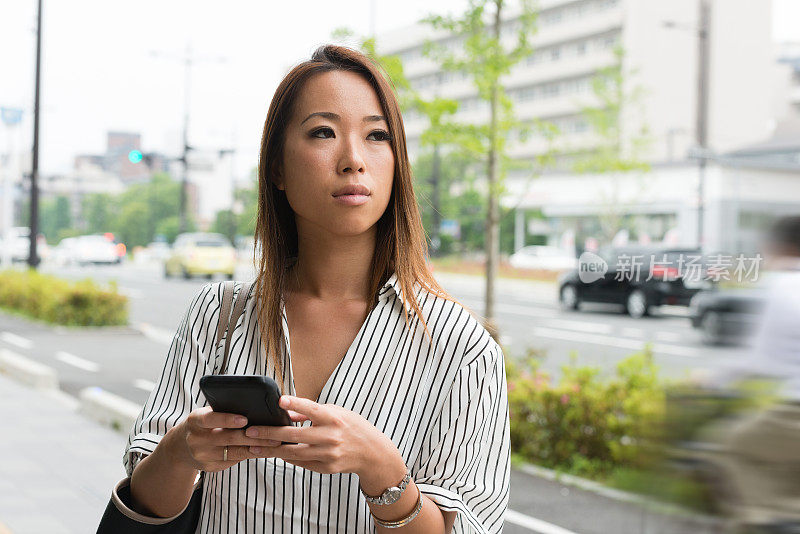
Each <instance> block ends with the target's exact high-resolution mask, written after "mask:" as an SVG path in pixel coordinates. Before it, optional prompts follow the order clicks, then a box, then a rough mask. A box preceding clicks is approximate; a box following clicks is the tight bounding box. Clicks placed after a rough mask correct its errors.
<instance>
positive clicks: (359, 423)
mask: <svg viewBox="0 0 800 534" xmlns="http://www.w3.org/2000/svg"><path fill="white" fill-rule="evenodd" d="M280 406H281V407H282V408H283V409H285V410H287V411H288V412H289V415H290V417H291V419H292V421H295V422H300V421H306V420H309V419H310V420H311V426H307V427H297V426H253V427H250V428H248V429H247V432H246V435H247V436H248V437H255V438H259V439H263V440H274V441H275V442H276V443H278V444H277V445H275V446H272V447H270V446H265V447H250V453H251V454H252V455H253V458H282V459H283V460H285V461H287V462H289V463H291V464H294V465H296V466H299V467H302V468H304V469H310V470H312V471H316V472H317V473H326V474H330V473H356V474H359V475H361V474H362V473H366V472H374V470H375V468H376V466H377V465H380V463H381V461H385V460H386V459H387V458H392V457H393V456H399V451H398V450H397V447H396V446H395V445H394V443H392V440H390V439H389V437H388V436H386V435H385V434H384V433H383V432H381V431H380V430H378V429H377V428H375V426H374V425H373V424H372V423H370V422H369V421H367V420H366V419H365V418H364V417H362V416H361V415H360V414H357V413H355V412H353V411H350V410H347V409H346V408H342V407H341V406H336V405H335V404H318V403H316V402H314V401H312V400H309V399H305V398H303V397H294V396H290V395H283V396H281V398H280ZM281 441H287V442H293V443H296V445H289V444H280V442H281Z"/></svg>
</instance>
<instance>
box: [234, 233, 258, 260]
mask: <svg viewBox="0 0 800 534" xmlns="http://www.w3.org/2000/svg"><path fill="white" fill-rule="evenodd" d="M255 243H256V241H255V238H254V237H253V236H237V237H236V256H237V258H238V259H239V260H240V261H248V260H249V261H252V259H253V253H254V250H255V246H256V245H255Z"/></svg>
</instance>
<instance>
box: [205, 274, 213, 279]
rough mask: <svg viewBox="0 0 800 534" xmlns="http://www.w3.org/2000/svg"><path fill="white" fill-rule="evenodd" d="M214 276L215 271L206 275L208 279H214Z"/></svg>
mask: <svg viewBox="0 0 800 534" xmlns="http://www.w3.org/2000/svg"><path fill="white" fill-rule="evenodd" d="M213 278H214V273H208V274H207V275H206V279H208V280H212V279H213Z"/></svg>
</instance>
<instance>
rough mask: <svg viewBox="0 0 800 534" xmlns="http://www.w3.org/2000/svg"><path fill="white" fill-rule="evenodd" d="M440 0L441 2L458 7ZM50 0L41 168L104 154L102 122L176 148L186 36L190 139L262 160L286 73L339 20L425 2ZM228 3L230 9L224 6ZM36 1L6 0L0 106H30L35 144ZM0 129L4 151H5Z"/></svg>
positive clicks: (409, 16) (158, 146)
mask: <svg viewBox="0 0 800 534" xmlns="http://www.w3.org/2000/svg"><path fill="white" fill-rule="evenodd" d="M463 3H464V2H463V1H458V0H444V1H440V2H439V3H438V5H439V6H441V7H443V8H445V10H446V9H447V7H448V6H455V7H458V6H459V5H463ZM370 5H371V2H369V1H368V0H337V1H336V2H330V1H328V2H322V1H293V2H277V1H264V0H261V1H253V0H232V1H229V2H218V1H215V2H211V1H207V0H193V1H191V2H188V1H186V0H178V1H163V0H140V1H138V2H135V3H132V2H115V1H111V2H109V1H108V0H70V1H68V2H65V1H52V0H44V9H43V13H44V19H43V55H42V63H43V69H42V82H41V87H42V93H41V134H40V135H41V143H40V164H39V165H40V169H41V172H42V173H60V172H68V171H69V170H70V169H71V168H72V162H73V156H74V155H75V154H79V153H84V154H85V153H89V154H91V153H102V152H103V151H104V147H105V134H106V131H107V130H119V131H135V132H140V133H141V134H142V144H143V149H144V150H145V151H151V150H152V151H163V152H167V153H170V154H176V153H177V152H178V150H179V147H180V135H181V129H182V122H183V102H184V69H183V65H182V63H181V60H180V58H181V57H183V56H185V54H186V50H187V45H188V46H191V50H192V55H193V56H195V57H197V58H198V61H197V62H196V64H195V66H194V67H193V68H192V74H191V84H190V87H191V91H190V97H189V101H190V109H191V113H190V126H189V131H190V144H192V145H196V146H198V147H201V148H209V149H210V150H211V151H214V150H218V149H220V148H229V147H231V146H235V147H236V148H237V154H236V156H235V161H236V167H237V171H236V172H237V174H240V175H243V176H247V174H248V172H249V170H250V169H252V168H253V167H254V166H255V164H256V159H257V155H258V147H259V143H260V138H261V130H262V127H263V124H264V119H265V117H266V114H267V109H268V106H269V101H270V99H271V97H272V93H273V92H274V90H275V87H276V86H277V84H278V82H279V81H280V78H281V77H282V76H283V75H284V74H285V72H286V71H287V69H288V68H289V67H290V66H291V65H293V64H294V63H297V62H300V61H302V60H304V59H307V58H308V57H310V55H311V53H312V52H313V50H314V49H315V48H316V47H317V46H318V45H320V44H323V43H325V42H327V41H328V40H329V38H330V36H331V33H332V32H333V30H335V29H336V28H340V27H349V28H351V29H352V30H353V31H354V32H355V33H356V34H357V35H367V34H369V32H370V28H371V21H372V20H374V27H375V31H376V33H377V34H380V32H383V31H386V30H391V29H395V28H397V27H398V26H404V25H406V24H411V23H413V22H414V21H415V20H417V19H419V18H420V17H422V16H424V15H426V14H428V10H429V8H430V5H431V2H430V1H424V0H404V1H403V2H402V3H401V2H394V1H391V2H389V1H383V2H381V1H378V0H376V1H375V5H376V8H375V11H374V19H373V17H372V16H371V11H370ZM222 6H224V9H223V8H222ZM35 25H36V1H35V0H14V1H13V2H11V1H9V2H2V7H0V50H2V51H3V53H1V54H0V106H6V107H18V108H23V109H25V110H27V112H28V113H27V117H26V119H27V120H25V121H24V122H23V123H22V124H21V128H18V129H17V130H18V132H17V137H15V138H14V139H13V142H14V143H15V145H16V146H30V145H31V143H32V129H33V126H32V124H33V122H32V115H33V113H32V110H33V87H34V65H35V42H36V41H35ZM7 146H8V142H7V132H6V131H3V127H2V126H0V152H5V151H6V150H7Z"/></svg>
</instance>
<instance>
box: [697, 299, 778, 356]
mask: <svg viewBox="0 0 800 534" xmlns="http://www.w3.org/2000/svg"><path fill="white" fill-rule="evenodd" d="M764 302H765V298H764V295H763V293H762V292H760V291H758V290H752V289H751V290H747V289H728V290H719V291H701V292H700V293H698V294H697V295H695V296H694V297H693V298H692V301H691V303H690V305H689V319H690V320H691V322H692V326H693V327H695V328H697V329H699V330H700V331H701V333H702V338H703V342H704V343H706V344H708V345H723V344H734V345H736V344H743V343H745V342H746V341H747V339H748V338H749V337H750V336H752V335H753V334H754V333H755V329H756V327H757V324H758V318H759V315H760V313H761V311H762V310H763V309H764Z"/></svg>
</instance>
